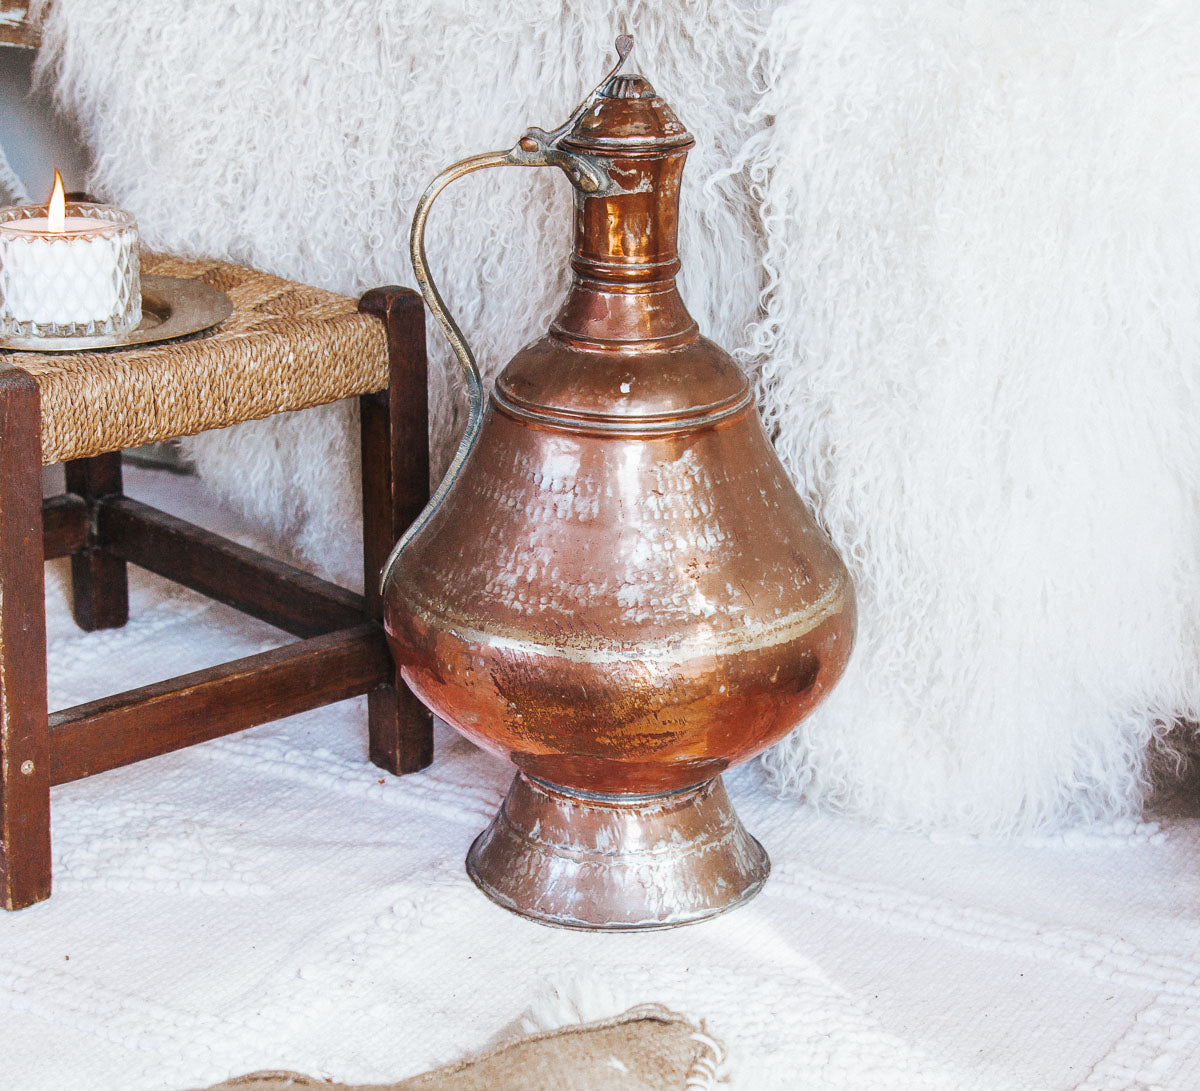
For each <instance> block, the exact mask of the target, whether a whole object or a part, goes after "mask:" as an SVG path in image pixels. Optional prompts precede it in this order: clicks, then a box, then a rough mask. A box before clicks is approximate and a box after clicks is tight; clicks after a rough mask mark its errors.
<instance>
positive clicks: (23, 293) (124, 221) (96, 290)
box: [0, 170, 142, 337]
mask: <svg viewBox="0 0 1200 1091" xmlns="http://www.w3.org/2000/svg"><path fill="white" fill-rule="evenodd" d="M39 213H40V214H39ZM141 311H142V296H141V277H140V270H139V261H138V231H137V223H136V222H135V221H134V219H133V217H132V216H130V215H129V214H128V213H127V212H122V211H121V210H120V209H116V208H109V207H107V206H105V205H93V204H77V205H71V206H70V208H69V209H68V207H67V204H66V201H65V199H64V196H63V185H62V178H61V177H60V175H59V173H58V171H57V170H56V171H55V172H54V193H53V195H52V196H51V198H50V202H49V204H48V205H47V206H45V208H41V207H39V206H36V205H18V206H15V207H13V208H7V209H2V210H0V331H2V332H3V333H5V334H9V335H16V336H20V337H70V336H96V335H104V334H121V333H125V332H127V331H129V330H131V329H133V328H134V327H135V326H137V324H138V322H140V321H141Z"/></svg>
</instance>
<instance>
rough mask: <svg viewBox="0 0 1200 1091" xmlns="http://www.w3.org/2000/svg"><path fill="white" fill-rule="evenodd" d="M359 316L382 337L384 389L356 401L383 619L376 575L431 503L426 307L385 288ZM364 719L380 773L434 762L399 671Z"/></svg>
mask: <svg viewBox="0 0 1200 1091" xmlns="http://www.w3.org/2000/svg"><path fill="white" fill-rule="evenodd" d="M359 310H360V311H362V312H364V313H366V314H374V315H377V316H378V317H380V318H381V319H382V320H383V322H384V324H385V326H386V328H387V335H388V359H389V381H388V387H387V389H386V390H383V391H381V392H380V393H378V394H367V395H364V396H363V397H362V398H361V399H360V401H359V410H360V415H361V422H362V488H363V578H364V581H365V598H366V608H367V614H368V616H369V617H371V618H373V619H375V620H376V621H382V617H383V608H382V602H381V599H380V594H379V575H380V572H381V571H382V569H383V565H384V562H385V561H386V560H387V557H388V554H389V553H390V552H391V550H392V547H393V546H394V545H395V544H396V542H397V541H398V540H399V538H400V536H401V535H402V534H403V533H404V531H405V530H406V529H407V528H408V526H409V525H410V524H411V523H412V522H413V520H414V519H416V517H417V516H418V515H420V513H421V510H422V509H423V508H424V507H425V505H426V503H427V502H428V500H429V408H428V393H427V390H428V387H427V382H428V361H427V358H426V352H425V309H424V305H423V304H422V302H421V297H420V296H419V295H418V294H417V293H416V292H414V291H412V290H411V289H408V288H399V287H396V286H391V287H387V288H377V289H375V290H373V291H370V292H367V294H366V295H364V296H363V297H362V299H361V300H360V301H359ZM367 721H368V735H369V740H370V743H369V752H370V757H371V760H372V761H373V762H374V763H375V764H376V765H378V766H379V767H380V768H382V769H386V770H387V771H388V772H390V773H395V774H401V773H412V772H415V771H416V770H418V769H424V768H425V767H426V766H427V765H429V763H430V762H432V761H433V715H432V714H431V713H430V712H429V710H428V709H426V708H425V706H424V705H422V704H421V702H420V701H418V700H417V699H416V697H414V696H413V694H412V693H411V692H410V691H409V689H408V687H407V686H406V685H405V684H404V682H403V680H402V679H401V678H400V675H399V672H398V671H394V673H393V675H392V677H391V679H390V682H389V683H388V684H387V685H384V686H380V687H378V688H377V689H375V690H373V691H372V692H371V694H370V695H369V696H368V698H367Z"/></svg>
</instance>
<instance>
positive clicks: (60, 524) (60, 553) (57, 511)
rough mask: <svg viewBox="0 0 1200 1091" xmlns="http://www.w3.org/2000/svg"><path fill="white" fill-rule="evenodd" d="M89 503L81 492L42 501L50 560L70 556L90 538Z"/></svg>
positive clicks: (43, 525) (43, 537) (46, 550)
mask: <svg viewBox="0 0 1200 1091" xmlns="http://www.w3.org/2000/svg"><path fill="white" fill-rule="evenodd" d="M88 527H89V519H88V506H87V504H86V503H85V502H84V501H83V500H82V499H81V498H80V497H78V496H71V495H70V494H69V493H64V494H63V495H62V496H51V497H50V498H49V499H47V500H43V501H42V543H43V546H42V548H43V549H44V550H45V555H46V560H48V561H52V560H54V559H55V558H56V557H67V556H69V555H70V554H72V553H75V552H76V551H78V550H80V549H83V548H84V546H86V545H87V540H88Z"/></svg>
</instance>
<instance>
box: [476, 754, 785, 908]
mask: <svg viewBox="0 0 1200 1091" xmlns="http://www.w3.org/2000/svg"><path fill="white" fill-rule="evenodd" d="M770 870H771V863H770V860H769V859H768V858H767V854H766V852H765V851H764V850H763V847H762V846H761V845H760V844H759V843H758V842H757V841H755V840H754V838H753V837H751V836H750V835H749V834H748V833H747V832H746V829H745V827H744V826H743V825H742V823H741V821H740V820H739V819H738V816H737V813H736V812H735V811H734V809H733V805H732V804H731V803H730V801H729V796H728V795H727V794H726V793H725V787H724V785H723V784H722V783H721V778H720V777H717V778H716V779H715V780H710V781H708V782H707V783H705V784H701V785H700V786H699V787H696V788H688V789H687V790H685V791H682V792H674V793H672V794H670V795H662V796H620V795H590V794H589V795H587V796H581V795H578V794H575V793H571V792H568V791H566V790H564V789H562V788H557V787H555V786H553V785H550V784H546V783H544V782H542V781H537V780H533V779H532V778H530V777H527V776H525V774H523V773H518V774H517V776H516V778H515V779H514V780H513V783H512V787H511V788H510V789H509V790H508V795H507V796H506V797H505V800H504V803H503V805H502V806H501V808H500V810H499V812H498V813H497V814H496V817H495V818H493V819H492V823H491V825H490V826H488V828H487V829H486V830H484V831H483V833H481V834H480V835H479V837H477V838H476V839H475V843H474V844H473V845H472V846H471V851H470V852H469V853H468V854H467V872H468V873H469V874H470V876H471V878H472V879H473V880H474V881H475V883H476V885H477V886H478V887H479V888H480V889H481V890H482V891H483V892H484V893H485V894H486V895H487V896H488V897H489V898H491V899H492V900H493V901H494V902H497V903H498V904H499V905H502V906H504V908H505V909H511V910H512V911H513V912H514V913H519V914H521V915H522V916H524V917H529V918H531V919H532V920H536V921H539V922H541V923H543V924H553V925H558V926H559V927H562V928H583V929H597V930H604V931H630V930H636V929H649V928H673V927H675V926H677V925H681V924H691V923H693V922H694V921H700V920H704V919H705V918H706V917H713V916H716V915H717V914H718V913H724V912H725V911H726V910H727V909H732V908H734V907H735V906H738V905H741V904H742V902H745V901H748V900H749V899H750V898H752V897H754V895H755V894H757V893H758V892H759V890H761V889H762V885H763V883H764V882H766V879H767V875H768V873H769V872H770Z"/></svg>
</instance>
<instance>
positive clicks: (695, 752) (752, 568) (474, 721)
mask: <svg viewBox="0 0 1200 1091" xmlns="http://www.w3.org/2000/svg"><path fill="white" fill-rule="evenodd" d="M627 51H628V50H627V47H625V48H624V49H623V50H622V52H627ZM692 145H693V139H692V137H691V136H690V135H689V134H688V132H687V131H686V129H685V128H684V127H683V125H682V124H680V122H679V120H678V119H677V118H676V116H675V114H674V113H673V112H672V110H671V109H670V107H669V106H667V104H666V103H665V102H664V101H663V100H662V99H661V98H660V97H659V96H658V95H657V94H656V93H655V91H654V89H653V88H652V87H651V86H650V84H649V83H648V82H647V81H646V80H645V79H644V78H642V77H641V76H636V75H616V74H614V75H612V76H611V77H610V78H609V79H608V80H606V82H605V83H603V84H602V85H601V87H600V88H599V89H598V90H597V91H596V92H594V93H593V95H592V96H591V97H589V99H587V100H585V102H584V103H583V104H582V106H581V107H580V108H579V109H578V110H577V111H576V112H575V114H573V115H572V120H571V121H570V122H569V123H568V124H567V125H566V126H563V127H562V128H560V129H559V130H556V131H555V132H554V133H550V134H547V133H545V132H544V131H542V130H540V129H531V130H529V131H528V132H527V134H526V136H525V137H523V138H522V141H521V142H520V143H519V144H518V145H517V146H516V148H514V149H513V151H512V152H509V153H494V154H492V155H490V156H481V157H477V158H476V159H475V160H470V161H466V164H468V165H467V166H466V169H463V168H464V165H462V164H459V165H456V166H455V167H452V168H450V170H449V171H447V172H445V174H443V175H442V176H441V178H440V179H439V181H437V182H435V183H434V185H433V186H431V187H430V191H429V193H427V198H428V200H427V201H425V202H424V203H423V206H422V208H420V209H419V210H418V215H417V221H415V225H414V245H413V249H414V258H415V260H416V261H417V262H418V265H417V268H418V274H419V279H421V281H422V286H423V288H425V289H426V297H427V299H428V300H429V301H430V304H431V308H432V309H433V310H434V313H435V317H438V320H439V321H440V322H441V323H442V325H443V328H445V329H446V330H447V333H448V334H449V335H450V336H451V341H452V343H454V337H455V336H456V335H457V337H458V338H459V342H460V345H461V348H462V351H461V352H460V353H459V355H460V359H462V360H463V362H464V368H467V367H468V365H469V367H470V368H473V362H472V361H470V357H469V350H467V349H466V347H465V343H463V342H462V341H461V334H459V333H458V330H457V327H455V326H454V325H453V322H452V321H451V320H450V319H449V318H448V316H446V315H445V313H444V309H443V306H442V303H441V300H440V298H439V297H438V296H437V294H436V290H435V289H433V287H432V285H431V284H429V282H428V274H427V272H426V270H425V269H424V250H423V246H422V244H421V238H420V236H421V233H422V232H423V227H424V217H425V216H426V215H427V214H428V201H429V200H432V196H430V194H432V195H433V196H436V193H437V192H440V189H441V188H442V187H443V186H444V185H445V184H446V182H448V181H449V180H450V179H451V178H453V177H458V176H459V175H460V174H462V173H465V172H466V170H469V169H477V166H482V165H495V164H496V163H501V162H502V163H519V162H525V161H526V160H525V159H523V158H522V156H526V157H529V159H530V160H533V161H538V162H545V163H550V164H553V165H557V166H559V167H561V168H562V169H563V170H564V171H566V172H567V174H568V176H569V177H571V178H572V180H573V181H575V183H576V200H575V243H574V251H573V254H572V256H571V266H572V269H573V271H574V281H573V284H572V286H571V288H570V291H569V293H568V295H567V298H566V301H565V302H564V304H563V306H562V309H561V310H560V311H559V313H558V316H557V317H556V318H555V320H554V322H553V324H552V326H551V328H550V331H549V333H548V334H546V336H544V337H542V338H540V339H539V340H537V341H534V342H533V343H532V344H530V345H528V346H526V347H525V348H524V349H522V350H521V351H520V352H519V353H517V355H516V357H515V358H514V359H513V360H512V362H511V363H510V364H509V365H508V367H507V368H506V369H505V371H504V373H503V374H502V375H501V376H500V378H499V379H498V381H497V383H496V385H495V389H494V391H493V392H492V395H491V399H490V403H489V405H488V406H487V409H486V412H480V413H478V414H475V415H474V416H475V417H476V418H477V423H473V425H472V428H470V429H469V430H468V435H467V437H466V438H465V439H464V443H463V445H462V447H461V448H460V458H459V460H458V462H457V464H456V466H455V467H454V468H453V470H452V472H451V474H450V475H449V479H448V482H447V483H446V487H445V488H444V489H442V490H439V493H438V495H437V496H435V499H434V501H433V502H432V503H431V506H430V508H429V509H427V511H426V513H425V516H424V517H423V519H422V520H420V521H419V523H418V524H417V525H416V526H415V527H414V530H413V532H412V533H411V534H410V535H408V536H406V538H405V539H404V540H402V542H401V543H400V545H399V547H398V549H397V551H396V553H395V554H394V555H393V558H392V561H391V563H390V565H389V569H388V572H387V576H386V581H385V619H386V627H387V631H388V634H389V638H390V640H391V644H392V649H393V653H394V654H395V656H396V659H397V662H398V663H399V664H400V667H401V671H402V673H403V675H404V678H405V679H406V680H407V681H408V683H409V685H410V686H411V687H412V688H413V690H414V692H416V693H417V695H418V696H419V697H420V698H421V700H422V701H424V702H425V703H426V704H427V705H428V706H429V707H430V708H431V709H433V711H434V712H436V713H437V714H438V715H439V716H441V717H442V718H443V719H445V720H446V721H447V722H449V723H450V724H452V725H454V726H455V727H456V728H458V730H460V731H461V732H463V734H465V735H466V736H467V737H468V738H470V739H472V740H473V741H475V742H477V743H478V744H479V745H480V746H483V747H485V748H486V749H488V750H490V751H492V752H494V753H496V754H499V755H501V756H503V757H506V758H509V759H510V760H511V761H512V762H513V763H514V764H515V765H516V766H517V768H518V769H519V770H520V773H519V774H518V777H517V779H516V781H515V782H514V785H513V788H512V790H511V791H510V794H509V797H508V799H507V800H506V802H505V805H504V808H503V810H502V812H501V813H500V814H499V815H498V816H497V817H496V819H495V820H494V821H493V823H492V825H491V826H490V827H489V829H488V830H487V831H485V833H484V834H483V835H481V837H480V838H479V840H478V841H477V842H476V844H475V845H474V846H473V848H472V851H471V855H470V858H469V864H468V866H469V870H470V872H471V874H472V877H473V878H475V880H476V882H478V883H479V885H480V886H481V887H482V888H483V889H484V890H485V891H486V892H487V893H488V894H489V895H490V896H492V897H493V898H494V899H495V900H497V901H498V902H500V903H501V904H503V905H506V906H507V907H509V908H511V909H514V910H516V911H517V912H520V913H524V914H526V915H528V916H531V917H534V918H536V919H539V920H544V921H549V922H551V923H557V924H563V925H567V926H571V927H591V928H645V927H663V926H667V925H672V924H680V923H685V922H687V921H691V920H697V919H700V918H703V917H706V916H710V915H712V914H713V913H717V912H720V911H722V910H724V909H726V908H729V907H731V906H733V905H736V904H739V903H740V902H741V901H744V900H745V899H746V898H747V897H749V896H750V895H751V894H753V893H754V892H755V891H756V890H757V889H758V888H759V887H760V886H761V885H762V882H763V881H764V879H765V878H766V874H767V871H768V869H769V864H768V861H767V857H766V854H765V853H764V852H763V851H762V849H761V847H759V846H758V844H757V842H755V841H754V840H753V838H751V837H749V835H748V834H746V832H745V830H744V829H743V828H742V826H741V824H740V822H739V821H738V820H737V817H736V815H735V814H734V812H733V810H732V807H731V806H730V805H729V803H728V799H727V797H726V795H725V791H724V788H722V787H721V786H720V784H719V782H717V783H715V784H714V783H713V781H714V778H716V777H718V776H719V774H720V773H721V772H722V771H723V770H724V769H726V768H728V767H729V766H731V765H734V764H737V763H738V762H741V761H745V760H746V759H747V758H749V757H751V756H752V755H754V754H756V753H758V752H759V751H761V750H763V749H764V748H765V747H767V746H769V745H770V744H771V743H773V742H776V741H777V740H778V739H780V738H782V737H783V736H784V735H785V734H786V733H787V732H788V731H790V730H791V729H792V728H793V727H795V726H796V724H798V723H799V722H800V721H801V720H802V719H803V718H804V717H805V716H806V715H807V714H808V713H809V712H810V711H811V710H812V708H813V707H814V706H815V705H816V704H817V702H819V701H820V700H821V698H822V697H823V696H824V695H825V694H826V693H827V692H828V691H829V689H830V687H831V686H832V685H833V684H834V682H835V681H836V680H837V679H838V678H839V677H840V675H841V674H842V671H843V669H844V668H845V665H846V660H847V658H848V656H849V654H850V649H851V645H852V642H853V637H854V625H855V607H854V593H853V589H852V586H851V583H850V579H849V576H848V574H847V572H846V569H845V567H844V566H843V564H842V562H841V560H840V559H839V558H838V556H837V554H836V553H835V551H834V549H833V547H832V545H831V544H830V543H829V541H828V539H827V538H826V537H825V535H824V534H823V533H822V532H821V530H820V529H819V528H818V527H817V526H816V524H815V522H814V521H813V519H812V517H811V515H810V514H809V513H808V511H807V510H806V509H805V507H804V505H803V503H802V502H801V500H800V498H799V496H798V495H797V493H796V490H795V489H794V488H793V486H792V485H791V483H790V481H789V480H788V478H787V476H786V475H785V473H784V471H783V468H782V466H781V465H780V462H779V459H778V458H777V457H776V455H775V452H774V451H773V450H772V448H771V445H770V443H769V442H768V440H767V437H766V435H765V433H764V431H763V428H762V426H761V424H760V423H759V419H758V416H757V414H756V412H755V407H754V403H753V399H752V397H751V392H750V386H749V383H748V382H747V379H746V377H745V375H744V374H743V372H742V371H741V369H740V368H739V367H738V366H737V365H736V364H735V363H734V361H733V360H732V359H731V358H730V357H729V355H728V354H727V353H726V352H724V351H723V350H722V349H721V348H719V347H718V346H717V345H715V344H713V343H712V342H711V341H709V340H707V339H706V338H705V337H703V336H701V335H700V332H699V330H698V329H697V327H696V323H695V321H694V320H693V319H692V317H691V315H690V314H689V313H688V311H687V308H686V307H685V306H684V304H683V301H682V299H681V298H680V295H679V292H678V290H677V288H676V284H675V277H676V274H677V273H678V271H679V268H680V263H679V256H678V251H677V229H678V216H679V189H680V180H681V175H682V172H683V166H684V161H685V159H686V157H687V153H688V150H689V149H690V148H691V147H692ZM455 347H456V351H458V350H459V345H456V346H455ZM464 354H465V355H464ZM481 409H482V407H481Z"/></svg>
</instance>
